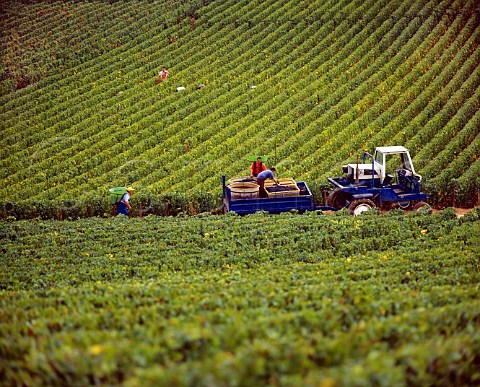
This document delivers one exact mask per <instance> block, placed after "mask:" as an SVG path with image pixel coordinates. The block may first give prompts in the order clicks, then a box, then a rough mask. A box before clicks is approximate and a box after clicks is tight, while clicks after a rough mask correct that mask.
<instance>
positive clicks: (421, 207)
mask: <svg viewBox="0 0 480 387" xmlns="http://www.w3.org/2000/svg"><path fill="white" fill-rule="evenodd" d="M413 211H420V212H425V213H427V214H431V213H432V207H430V204H428V203H425V202H418V203H417V204H415V206H414V207H413Z"/></svg>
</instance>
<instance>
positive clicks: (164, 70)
mask: <svg viewBox="0 0 480 387" xmlns="http://www.w3.org/2000/svg"><path fill="white" fill-rule="evenodd" d="M169 75H170V73H169V72H168V71H167V68H166V67H162V71H160V72H159V73H158V79H157V83H160V82H163V81H164V80H165V79H167V77H168V76H169Z"/></svg>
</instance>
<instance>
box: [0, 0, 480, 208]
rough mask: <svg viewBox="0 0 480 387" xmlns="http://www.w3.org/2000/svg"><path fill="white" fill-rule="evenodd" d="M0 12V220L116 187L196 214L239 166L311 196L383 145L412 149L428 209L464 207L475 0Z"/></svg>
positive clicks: (474, 137)
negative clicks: (258, 157) (258, 168)
mask: <svg viewBox="0 0 480 387" xmlns="http://www.w3.org/2000/svg"><path fill="white" fill-rule="evenodd" d="M1 7H2V12H1V23H2V40H1V50H2V51H1V52H2V69H1V71H2V76H1V87H0V90H1V96H0V102H1V108H0V109H1V110H0V125H1V131H0V136H1V137H0V139H1V142H2V150H1V164H0V179H1V183H2V200H3V202H2V206H1V207H2V213H3V214H7V215H8V213H9V211H10V212H11V211H13V210H12V209H17V210H18V208H20V207H21V208H23V210H24V211H27V212H28V208H30V207H31V206H32V205H35V206H37V207H38V206H42V205H43V206H46V207H48V206H49V205H50V204H51V203H60V202H62V203H65V202H68V203H72V202H75V201H78V200H80V198H82V200H83V202H82V203H83V204H85V203H90V204H91V206H92V207H95V208H97V207H98V208H99V211H100V212H101V211H103V210H104V208H108V203H106V202H105V200H106V192H107V190H108V188H110V187H114V186H124V185H134V186H135V187H136V188H137V193H138V194H139V195H140V196H139V198H141V197H142V196H141V195H142V194H143V195H145V197H157V198H162V197H164V196H165V195H167V196H168V197H171V196H175V195H179V196H180V197H181V199H179V201H181V202H182V203H183V202H194V203H195V205H197V206H198V207H200V208H201V209H208V208H211V207H213V206H215V205H217V204H218V203H219V201H220V193H221V187H220V181H221V175H222V174H225V175H226V176H228V177H233V176H239V175H240V176H242V175H245V174H246V173H248V168H249V163H248V161H247V157H248V156H249V155H254V154H263V155H266V156H268V157H269V164H270V165H275V166H277V170H278V172H279V176H280V177H292V178H294V179H295V180H305V181H307V182H308V183H309V185H310V186H311V187H312V188H313V190H314V192H316V193H317V194H318V193H319V192H320V189H321V187H322V186H323V185H325V184H326V178H327V177H329V176H337V175H339V174H340V173H341V165H342V164H344V163H347V162H351V161H354V160H355V159H356V156H357V155H359V154H361V152H362V151H363V149H365V148H367V149H370V150H373V149H374V147H375V146H384V145H405V146H407V147H408V148H409V149H410V151H411V153H412V155H413V156H414V163H415V164H416V169H417V172H419V173H421V174H423V176H424V182H425V187H426V189H427V190H428V192H429V193H430V194H431V196H432V199H431V200H432V201H436V202H445V201H447V202H448V203H449V204H454V205H465V206H471V205H473V204H475V203H476V200H477V195H478V189H479V186H480V184H479V172H480V161H479V160H478V156H479V152H480V136H479V130H480V129H479V128H480V124H479V117H480V116H479V114H480V113H479V111H480V109H479V107H480V93H479V83H480V66H479V64H480V50H479V49H478V44H479V41H480V28H479V24H480V23H479V22H480V16H479V15H480V13H479V7H478V5H477V4H476V2H475V0H457V1H454V0H445V1H439V0H430V1H429V0H415V1H386V0H381V1H378V0H375V1H373V0H367V1H349V0H342V1H336V0H335V1H333V0H331V1H307V0H303V1H275V0H268V1H249V0H248V1H247V0H243V1H233V0H231V1H208V0H197V1H156V2H150V1H140V0H137V1H128V2H120V1H119V2H115V1H111V2H100V1H99V2H77V1H72V2H64V1H48V2H47V1H46V2H43V1H38V2H36V1H13V0H12V1H6V2H2V5H1ZM162 66H166V67H167V68H168V70H169V71H170V73H171V75H170V77H169V78H168V79H167V80H166V81H165V82H163V83H160V84H159V83H157V74H158V71H159V70H160V69H161V67H162ZM200 84H204V85H205V87H204V88H203V89H197V87H198V86H199V85H200ZM180 86H182V87H185V90H183V91H181V92H176V91H175V90H176V88H177V87H180ZM252 86H255V87H254V88H253V87H252ZM169 195H170V196H169ZM318 196H319V198H320V196H321V195H318ZM175 197H177V196H175ZM22 200H27V202H23V204H21V203H22V202H21V201H22ZM169 200H170V199H169ZM160 201H161V199H160ZM92 203H96V204H92ZM199 203H200V204H199ZM83 204H82V206H83ZM22 205H23V207H22ZM49 208H50V207H49ZM47 212H48V211H47ZM93 212H95V210H93Z"/></svg>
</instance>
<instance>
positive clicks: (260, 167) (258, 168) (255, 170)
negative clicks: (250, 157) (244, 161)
mask: <svg viewBox="0 0 480 387" xmlns="http://www.w3.org/2000/svg"><path fill="white" fill-rule="evenodd" d="M266 170H267V167H266V166H265V164H264V163H260V164H258V163H257V162H256V161H254V162H253V163H252V166H251V167H250V174H251V175H253V176H255V177H256V176H257V175H258V174H259V173H260V172H262V171H266Z"/></svg>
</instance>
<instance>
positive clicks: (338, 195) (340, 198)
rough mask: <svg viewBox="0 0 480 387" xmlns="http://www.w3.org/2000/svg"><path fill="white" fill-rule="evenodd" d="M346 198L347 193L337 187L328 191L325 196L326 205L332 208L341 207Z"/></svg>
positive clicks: (343, 205)
mask: <svg viewBox="0 0 480 387" xmlns="http://www.w3.org/2000/svg"><path fill="white" fill-rule="evenodd" d="M347 200H348V194H347V193H346V192H343V191H342V189H341V188H337V189H335V190H333V191H332V192H330V194H329V195H328V197H327V205H329V206H330V207H333V208H338V209H340V208H343V207H345V204H346V203H347Z"/></svg>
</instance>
